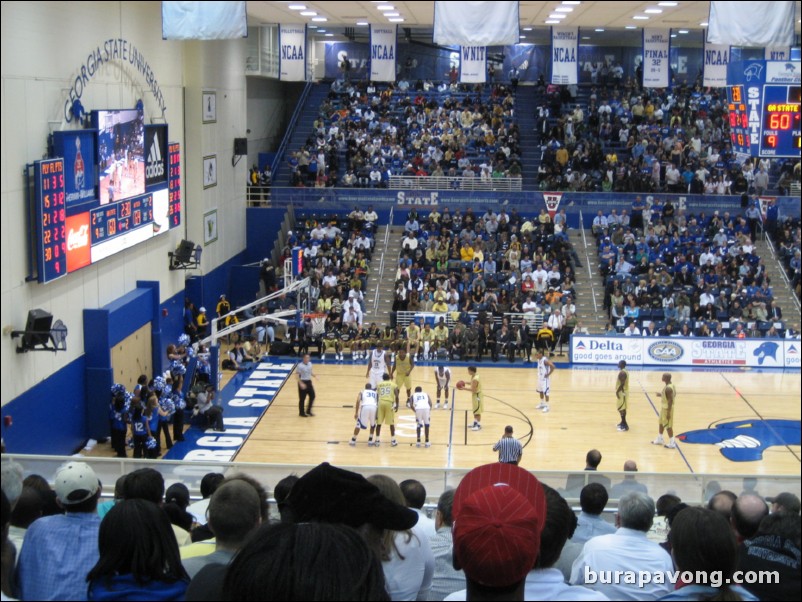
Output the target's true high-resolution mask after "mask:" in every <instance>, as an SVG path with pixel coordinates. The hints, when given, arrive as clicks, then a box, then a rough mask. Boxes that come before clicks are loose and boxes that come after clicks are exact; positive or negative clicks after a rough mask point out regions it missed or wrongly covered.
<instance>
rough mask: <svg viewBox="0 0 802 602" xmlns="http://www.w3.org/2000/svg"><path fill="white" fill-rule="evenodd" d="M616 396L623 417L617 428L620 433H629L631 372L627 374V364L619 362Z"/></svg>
mask: <svg viewBox="0 0 802 602" xmlns="http://www.w3.org/2000/svg"><path fill="white" fill-rule="evenodd" d="M615 396H616V399H617V400H618V413H619V414H620V415H621V422H619V423H618V426H617V427H616V428H617V429H618V430H619V431H628V430H629V425H628V424H627V402H628V401H629V372H627V362H626V361H625V360H621V361H620V362H618V378H617V379H616V381H615Z"/></svg>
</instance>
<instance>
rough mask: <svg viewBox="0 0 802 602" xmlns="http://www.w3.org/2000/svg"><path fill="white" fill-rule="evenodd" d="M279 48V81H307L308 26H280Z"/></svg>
mask: <svg viewBox="0 0 802 602" xmlns="http://www.w3.org/2000/svg"><path fill="white" fill-rule="evenodd" d="M278 48H279V53H278V73H279V79H280V80H281V81H285V82H302V81H306V25H279V27H278Z"/></svg>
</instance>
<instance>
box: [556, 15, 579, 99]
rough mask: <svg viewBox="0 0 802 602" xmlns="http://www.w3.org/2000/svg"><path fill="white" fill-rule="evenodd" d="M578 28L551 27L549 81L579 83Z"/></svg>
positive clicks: (567, 83) (566, 83) (563, 83)
mask: <svg viewBox="0 0 802 602" xmlns="http://www.w3.org/2000/svg"><path fill="white" fill-rule="evenodd" d="M578 46H579V28H578V27H552V28H551V83H552V84H559V85H563V86H564V85H570V84H577V83H579V61H578V56H579V49H578Z"/></svg>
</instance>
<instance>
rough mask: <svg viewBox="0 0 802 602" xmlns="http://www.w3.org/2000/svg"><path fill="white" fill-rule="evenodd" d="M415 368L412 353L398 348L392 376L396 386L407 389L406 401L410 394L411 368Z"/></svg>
mask: <svg viewBox="0 0 802 602" xmlns="http://www.w3.org/2000/svg"><path fill="white" fill-rule="evenodd" d="M414 368H415V360H413V359H412V355H411V354H409V353H407V350H406V349H403V348H402V349H400V350H399V351H398V355H396V356H395V364H394V366H393V378H395V384H396V385H398V388H399V389H400V388H401V387H405V388H406V390H407V402H409V399H410V397H411V396H412V378H411V377H410V375H411V374H412V370H413V369H414Z"/></svg>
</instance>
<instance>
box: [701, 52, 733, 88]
mask: <svg viewBox="0 0 802 602" xmlns="http://www.w3.org/2000/svg"><path fill="white" fill-rule="evenodd" d="M729 63H730V46H729V44H709V43H707V42H705V55H704V83H703V85H704V86H709V87H711V88H723V87H725V86H726V85H727V65H729Z"/></svg>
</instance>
